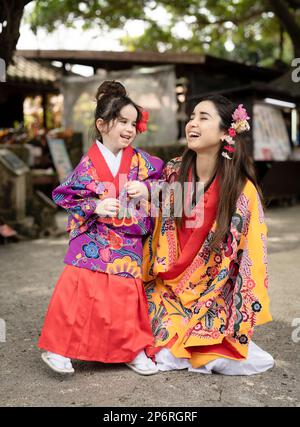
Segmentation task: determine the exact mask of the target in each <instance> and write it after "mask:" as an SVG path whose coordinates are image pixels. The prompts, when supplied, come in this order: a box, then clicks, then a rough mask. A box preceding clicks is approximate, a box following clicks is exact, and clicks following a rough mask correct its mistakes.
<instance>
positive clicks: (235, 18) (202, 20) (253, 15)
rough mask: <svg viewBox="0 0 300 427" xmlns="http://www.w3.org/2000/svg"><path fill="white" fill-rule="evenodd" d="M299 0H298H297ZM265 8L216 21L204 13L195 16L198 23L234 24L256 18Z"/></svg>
mask: <svg viewBox="0 0 300 427" xmlns="http://www.w3.org/2000/svg"><path fill="white" fill-rule="evenodd" d="M299 1H300V0H299ZM266 11H267V9H266V8H260V9H256V10H254V11H252V12H249V13H248V14H246V15H244V16H240V17H238V16H231V17H230V18H222V19H218V20H217V21H214V22H211V21H209V20H208V19H207V17H206V16H205V15H201V14H199V15H196V18H197V23H198V24H199V25H221V24H224V23H225V22H232V23H234V24H235V25H238V24H241V23H244V22H247V21H250V20H251V19H253V18H257V17H258V16H261V14H262V13H263V12H266Z"/></svg>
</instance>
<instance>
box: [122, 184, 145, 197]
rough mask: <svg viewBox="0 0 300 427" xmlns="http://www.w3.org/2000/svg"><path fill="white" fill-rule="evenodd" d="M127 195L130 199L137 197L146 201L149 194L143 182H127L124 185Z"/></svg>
mask: <svg viewBox="0 0 300 427" xmlns="http://www.w3.org/2000/svg"><path fill="white" fill-rule="evenodd" d="M125 188H126V190H127V193H128V195H129V196H130V197H131V198H132V199H137V198H139V197H141V198H143V199H145V200H148V198H149V192H148V188H147V187H146V185H145V184H144V183H143V182H140V181H129V182H127V183H126V184H125Z"/></svg>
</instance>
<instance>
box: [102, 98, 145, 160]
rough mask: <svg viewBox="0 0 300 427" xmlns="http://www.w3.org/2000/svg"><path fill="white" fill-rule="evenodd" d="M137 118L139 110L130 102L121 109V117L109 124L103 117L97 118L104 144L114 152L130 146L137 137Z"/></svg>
mask: <svg viewBox="0 0 300 427" xmlns="http://www.w3.org/2000/svg"><path fill="white" fill-rule="evenodd" d="M136 120H137V111H136V109H135V108H134V107H133V105H130V104H128V105H126V106H125V107H123V108H122V109H121V110H120V114H119V117H117V118H116V119H115V120H114V121H113V122H110V123H108V124H107V123H104V122H103V120H102V119H98V120H96V126H97V128H98V130H99V132H100V133H101V136H102V141H103V144H104V145H105V146H106V147H107V148H108V149H109V150H110V151H111V152H112V153H114V154H117V153H118V152H119V151H120V150H121V149H122V148H125V147H128V145H130V144H131V143H132V142H133V140H134V138H135V137H136Z"/></svg>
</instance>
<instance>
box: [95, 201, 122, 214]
mask: <svg viewBox="0 0 300 427" xmlns="http://www.w3.org/2000/svg"><path fill="white" fill-rule="evenodd" d="M119 208H120V202H119V200H118V199H113V198H107V199H104V200H97V206H96V209H95V213H96V214H98V215H99V216H110V217H113V216H116V215H117V214H118V212H119Z"/></svg>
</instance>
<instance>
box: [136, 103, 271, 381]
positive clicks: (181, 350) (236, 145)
mask: <svg viewBox="0 0 300 427" xmlns="http://www.w3.org/2000/svg"><path fill="white" fill-rule="evenodd" d="M248 120H249V117H248V115H247V112H246V110H245V109H244V108H243V106H242V105H239V106H238V108H237V106H234V105H233V104H232V103H231V102H230V101H229V100H228V99H226V98H224V97H222V96H218V95H213V96H209V97H207V98H205V99H203V100H202V101H201V102H200V103H198V104H197V105H196V107H195V109H194V111H193V113H192V115H191V118H190V120H189V122H188V123H187V125H186V138H187V143H188V147H187V150H186V151H185V153H184V154H183V156H182V158H176V159H173V160H171V161H170V162H169V163H168V164H167V165H166V167H165V170H164V177H165V179H166V181H167V182H168V183H169V184H170V183H173V184H174V183H176V184H177V185H178V184H180V185H183V184H184V183H187V185H186V187H187V188H188V191H187V194H184V191H183V193H182V194H183V196H182V197H181V196H177V195H178V194H180V192H179V193H178V191H177V192H176V191H174V192H173V199H172V198H170V204H171V207H173V210H174V209H175V203H177V206H178V204H179V205H180V203H181V206H183V203H184V202H185V201H186V200H187V201H188V205H189V206H191V207H192V210H191V215H188V214H185V211H184V210H183V216H182V217H181V218H180V217H178V218H175V215H173V216H172V217H168V214H166V215H164V212H163V211H162V213H161V217H160V220H159V221H157V222H156V229H155V231H154V235H153V236H151V237H150V238H149V240H148V242H147V244H145V253H144V269H145V277H144V280H145V282H147V283H146V293H147V296H148V304H149V313H150V317H151V321H152V330H153V333H154V335H155V344H154V346H152V348H149V349H148V350H147V354H148V355H149V356H152V357H153V355H154V354H156V362H157V364H158V366H159V369H161V370H169V369H184V368H189V370H193V371H196V372H202V373H211V372H212V371H214V372H218V373H222V374H227V375H251V374H255V373H259V372H263V371H265V370H267V369H269V368H271V367H272V366H273V364H274V360H273V358H272V356H270V355H269V354H268V353H266V352H264V351H263V350H262V349H260V348H259V347H258V346H257V345H255V344H254V343H253V342H252V341H251V338H252V335H253V330H254V327H255V326H256V325H259V324H263V323H266V322H269V321H271V320H272V319H271V314H270V312H269V298H268V291H267V289H268V271H267V245H266V238H267V237H266V236H267V228H266V224H265V220H264V211H263V208H262V203H261V201H262V194H261V191H260V189H259V187H258V185H257V182H256V179H255V173H254V168H253V164H252V162H251V161H250V158H249V156H248V154H247V151H246V143H245V140H244V139H243V138H242V134H243V133H244V132H247V131H248V130H249V124H248ZM197 182H200V183H202V184H203V185H204V191H203V187H202V194H200V199H199V202H197V199H195V196H196V191H197V186H196V184H197ZM200 190H201V188H200ZM200 193H201V191H200ZM184 199H185V200H184ZM166 205H167V202H166V201H163V203H162V207H165V206H166ZM175 210H176V209H175ZM203 214H204V215H203ZM201 215H202V216H201ZM193 224H194V225H193ZM191 225H192V227H191Z"/></svg>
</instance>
